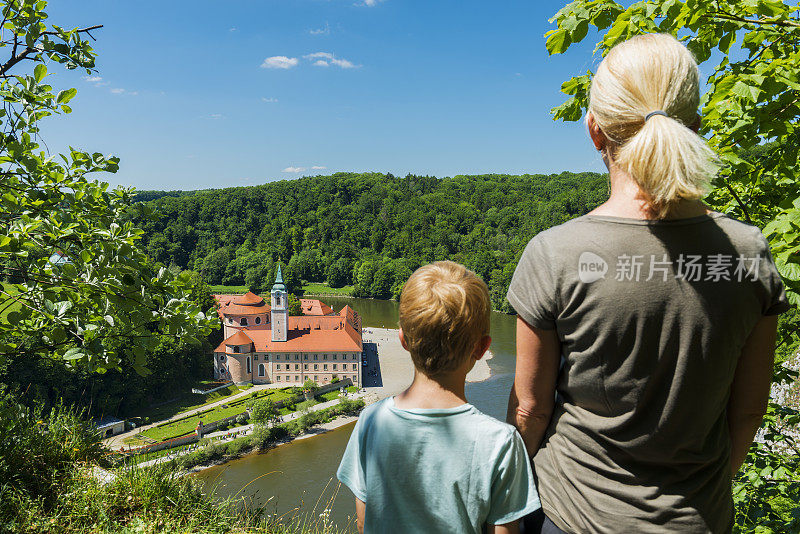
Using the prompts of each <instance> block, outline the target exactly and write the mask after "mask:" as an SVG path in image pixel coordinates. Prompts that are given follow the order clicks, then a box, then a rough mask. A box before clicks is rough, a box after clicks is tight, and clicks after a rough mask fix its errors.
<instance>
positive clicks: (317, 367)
mask: <svg viewBox="0 0 800 534" xmlns="http://www.w3.org/2000/svg"><path fill="white" fill-rule="evenodd" d="M317 369H319V364H316V363H315V364H314V370H315V371H316V370H317Z"/></svg>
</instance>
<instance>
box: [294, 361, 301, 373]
mask: <svg viewBox="0 0 800 534" xmlns="http://www.w3.org/2000/svg"><path fill="white" fill-rule="evenodd" d="M294 370H295V371H299V370H300V364H299V363H296V364H294Z"/></svg>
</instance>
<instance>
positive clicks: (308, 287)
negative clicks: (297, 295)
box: [303, 282, 353, 297]
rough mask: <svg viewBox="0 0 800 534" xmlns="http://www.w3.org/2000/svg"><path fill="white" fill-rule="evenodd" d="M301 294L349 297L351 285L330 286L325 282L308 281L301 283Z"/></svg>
mask: <svg viewBox="0 0 800 534" xmlns="http://www.w3.org/2000/svg"><path fill="white" fill-rule="evenodd" d="M303 295H317V296H326V295H327V296H337V297H340V296H341V297H350V296H352V295H353V286H344V287H331V286H329V285H328V284H325V283H319V282H308V283H306V284H305V285H303Z"/></svg>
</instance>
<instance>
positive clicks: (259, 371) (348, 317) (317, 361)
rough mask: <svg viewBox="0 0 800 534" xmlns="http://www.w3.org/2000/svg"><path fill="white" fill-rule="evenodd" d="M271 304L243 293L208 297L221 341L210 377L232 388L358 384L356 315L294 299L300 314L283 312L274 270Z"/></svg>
mask: <svg viewBox="0 0 800 534" xmlns="http://www.w3.org/2000/svg"><path fill="white" fill-rule="evenodd" d="M270 295H271V302H270V305H269V306H268V305H267V304H266V302H264V299H263V298H261V297H259V296H258V295H256V294H254V293H251V292H248V293H246V294H244V295H214V298H215V299H216V300H217V304H218V305H219V316H220V319H221V320H222V325H223V329H224V332H223V335H224V337H225V340H224V341H223V342H222V343H220V345H219V346H218V347H217V348H216V349H214V378H217V379H220V380H231V381H233V382H235V383H237V384H244V383H253V384H269V383H277V384H287V385H291V386H300V385H302V384H303V382H305V381H306V380H309V379H311V380H313V381H314V382H316V383H317V384H320V385H324V384H329V383H331V381H332V380H333V379H334V378H339V379H340V380H344V379H346V378H349V379H351V380H352V381H353V384H355V385H356V386H360V385H361V367H362V366H361V355H362V351H363V346H362V340H361V317H360V316H359V315H358V314H357V313H356V312H355V310H353V308H351V307H350V306H345V307H344V308H342V310H341V311H340V312H339V313H336V312H334V311H333V309H331V308H330V307H329V306H327V305H326V304H324V303H322V302H320V301H319V300H311V299H300V305H301V309H302V315H299V316H293V317H290V316H289V314H288V305H289V295H288V293H287V292H286V286H285V285H284V283H283V277H282V275H281V269H280V266H279V267H278V274H277V277H276V279H275V285H273V286H272V291H271V293H270Z"/></svg>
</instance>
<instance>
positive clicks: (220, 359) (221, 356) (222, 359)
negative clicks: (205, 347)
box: [219, 354, 225, 362]
mask: <svg viewBox="0 0 800 534" xmlns="http://www.w3.org/2000/svg"><path fill="white" fill-rule="evenodd" d="M219 361H221V362H225V355H224V354H220V355H219Z"/></svg>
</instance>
